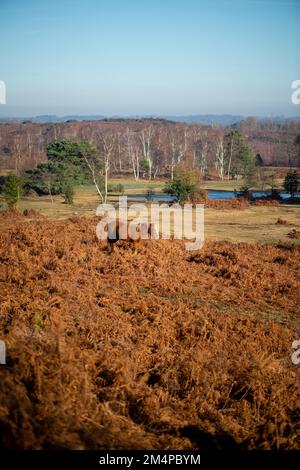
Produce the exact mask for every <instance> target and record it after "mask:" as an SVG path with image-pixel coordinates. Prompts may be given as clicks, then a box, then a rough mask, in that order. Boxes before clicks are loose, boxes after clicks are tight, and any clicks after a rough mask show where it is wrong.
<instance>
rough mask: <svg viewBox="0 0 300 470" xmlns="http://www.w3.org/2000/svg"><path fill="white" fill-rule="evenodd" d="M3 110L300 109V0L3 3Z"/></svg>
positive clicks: (34, 0) (19, 112) (251, 112)
mask: <svg viewBox="0 0 300 470" xmlns="http://www.w3.org/2000/svg"><path fill="white" fill-rule="evenodd" d="M0 19H1V21H0V59H1V60H0V79H1V80H4V81H5V82H6V87H7V104H6V105H0V115H2V116H3V115H6V116H8V115H22V116H30V115H35V114H105V115H113V114H122V115H130V114H165V115H167V114H173V115H176V114H177V115H179V114H204V113H217V114H222V113H234V114H235V113H238V114H245V115H254V114H256V115H275V114H277V115H278V114H285V115H300V105H298V106H295V105H292V104H291V93H292V90H291V82H292V81H293V80H296V79H300V0H26V1H24V0H0Z"/></svg>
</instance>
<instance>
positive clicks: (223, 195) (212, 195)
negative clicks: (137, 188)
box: [128, 189, 300, 202]
mask: <svg viewBox="0 0 300 470" xmlns="http://www.w3.org/2000/svg"><path fill="white" fill-rule="evenodd" d="M207 195H208V198H209V199H231V198H233V197H235V196H236V194H235V192H234V191H223V190H215V189H209V190H208V191H207ZM252 195H253V197H263V196H269V195H270V191H253V192H252ZM280 196H281V197H282V199H288V198H289V194H288V193H286V192H284V191H281V192H280ZM128 197H129V198H130V199H138V200H139V201H147V197H146V195H145V194H130V195H128ZM148 200H149V199H148ZM299 200H300V197H299ZM151 201H152V202H172V201H175V197H174V196H170V194H166V193H154V194H153V195H152V197H151Z"/></svg>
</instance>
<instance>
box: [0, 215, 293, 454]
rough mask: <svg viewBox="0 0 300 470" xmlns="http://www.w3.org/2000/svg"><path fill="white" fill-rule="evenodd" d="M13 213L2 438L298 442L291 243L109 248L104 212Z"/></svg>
mask: <svg viewBox="0 0 300 470" xmlns="http://www.w3.org/2000/svg"><path fill="white" fill-rule="evenodd" d="M3 217H4V216H3ZM6 217H7V219H6V220H5V222H4V223H1V233H0V263H1V267H0V282H1V291H0V300H1V304H0V331H1V339H3V340H5V342H6V346H7V365H6V366H0V381H1V389H0V396H1V402H0V403H1V406H0V430H1V433H0V447H2V448H10V449H12V448H14V449H15V448H22V449H24V448H26V449H32V448H34V449H41V448H43V449H136V448H152V449H175V448H176V449H190V448H199V449H219V448H221V449H240V448H241V449H253V448H255V449H298V448H299V447H300V442H299V393H300V386H299V372H300V371H299V368H297V366H295V365H293V364H292V362H291V353H292V350H291V344H292V341H293V340H295V339H298V337H299V305H300V292H299V281H300V250H299V247H298V246H293V245H277V246H275V245H273V246H272V245H258V244H244V243H239V244H236V245H233V244H230V243H226V242H218V243H216V242H215V243H213V242H208V243H207V244H206V245H205V247H204V249H203V250H201V251H199V252H195V253H192V254H191V253H189V252H187V251H185V249H184V244H183V242H181V241H162V240H158V241H145V242H143V243H140V244H139V246H138V250H137V252H135V251H134V250H132V249H130V248H128V245H126V243H125V242H124V244H122V243H121V242H120V246H119V248H118V249H116V250H115V252H114V253H111V254H109V253H108V251H107V250H106V249H104V248H105V243H104V242H99V241H98V240H97V238H96V235H95V227H96V223H97V220H94V221H93V220H91V219H85V218H75V217H74V218H72V219H71V220H69V221H67V222H61V221H53V220H51V221H50V220H47V219H46V218H44V219H42V220H38V221H29V222H28V221H26V220H25V218H24V217H23V216H20V217H19V218H18V219H17V220H12V217H11V219H10V221H9V216H8V215H7V216H6Z"/></svg>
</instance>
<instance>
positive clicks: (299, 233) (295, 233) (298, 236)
mask: <svg viewBox="0 0 300 470" xmlns="http://www.w3.org/2000/svg"><path fill="white" fill-rule="evenodd" d="M288 237H289V238H293V239H295V240H300V230H296V229H294V228H293V230H291V231H290V232H289V233H288Z"/></svg>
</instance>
